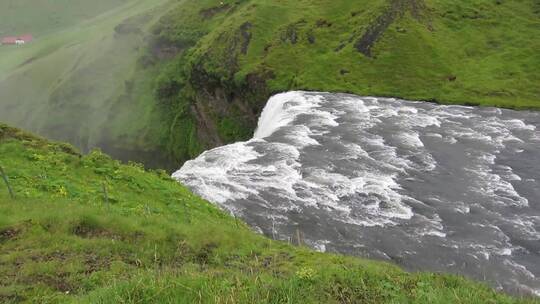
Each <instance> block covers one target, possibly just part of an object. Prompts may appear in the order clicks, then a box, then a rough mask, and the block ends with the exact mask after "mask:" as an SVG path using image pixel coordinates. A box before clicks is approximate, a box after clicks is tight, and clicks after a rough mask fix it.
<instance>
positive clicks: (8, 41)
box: [2, 37, 17, 44]
mask: <svg viewBox="0 0 540 304" xmlns="http://www.w3.org/2000/svg"><path fill="white" fill-rule="evenodd" d="M2 44H17V37H4V38H2Z"/></svg>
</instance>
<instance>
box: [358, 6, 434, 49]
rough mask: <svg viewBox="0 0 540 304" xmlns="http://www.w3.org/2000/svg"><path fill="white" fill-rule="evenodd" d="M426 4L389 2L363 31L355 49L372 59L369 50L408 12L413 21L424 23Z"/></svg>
mask: <svg viewBox="0 0 540 304" xmlns="http://www.w3.org/2000/svg"><path fill="white" fill-rule="evenodd" d="M425 11H426V4H425V2H424V0H391V1H390V5H389V7H388V8H387V9H386V10H385V11H384V12H383V13H382V14H381V15H380V16H379V17H378V18H377V19H376V20H375V21H374V22H373V23H371V24H370V25H369V26H368V28H367V29H366V30H365V32H364V34H363V35H362V37H360V39H358V40H357V41H356V43H355V45H354V46H355V48H356V49H357V50H358V51H359V52H360V53H362V54H364V55H366V56H367V57H372V53H371V49H372V48H373V46H374V45H375V43H376V42H377V41H378V40H379V39H380V38H381V36H382V35H383V34H384V32H386V30H387V29H388V27H389V26H390V25H391V24H392V23H394V22H395V21H396V20H398V19H399V18H401V17H403V16H404V15H405V14H406V13H407V12H409V13H410V14H411V15H412V16H413V17H414V18H415V19H417V20H419V21H424V19H426V18H425Z"/></svg>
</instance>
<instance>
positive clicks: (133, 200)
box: [0, 125, 534, 303]
mask: <svg viewBox="0 0 540 304" xmlns="http://www.w3.org/2000/svg"><path fill="white" fill-rule="evenodd" d="M0 164H1V165H2V166H3V167H4V168H5V170H6V172H7V174H8V176H9V180H10V183H11V185H12V186H13V189H14V191H15V194H16V199H11V198H10V197H9V195H8V193H7V190H6V189H5V187H3V185H2V187H0V302H2V303H20V302H25V303H38V302H39V303H534V300H532V299H526V298H523V299H517V298H511V297H508V296H505V295H503V294H499V293H497V292H495V291H493V290H491V289H490V288H488V287H486V286H484V285H481V284H478V283H474V282H471V281H468V280H466V279H464V278H461V277H457V276H453V275H442V274H432V273H407V272H404V271H402V270H401V269H399V268H398V267H396V266H393V265H390V264H386V263H381V262H374V261H368V260H363V259H357V258H351V257H344V256H339V255H331V254H322V253H316V252H313V251H310V250H308V249H307V248H302V247H293V246H291V245H288V244H286V243H282V242H277V241H272V240H269V239H266V238H265V237H263V236H260V235H257V234H255V233H254V232H252V231H251V230H250V229H249V228H248V227H247V226H246V225H245V224H243V223H242V222H240V221H237V220H235V219H234V218H232V217H230V216H228V215H226V214H224V213H223V212H221V211H219V210H218V209H217V208H215V207H214V206H212V205H211V204H209V203H208V202H206V201H204V200H202V199H200V198H198V197H196V196H195V195H193V194H192V193H190V192H189V191H188V190H187V189H186V188H184V187H183V186H181V185H179V184H178V183H176V182H175V181H173V180H172V179H170V178H169V177H168V176H167V175H166V174H164V173H163V172H161V171H151V172H150V171H146V170H144V169H143V168H142V167H141V166H140V165H137V164H130V165H122V164H120V163H119V162H117V161H114V160H112V159H110V158H109V157H108V156H106V155H104V154H102V153H100V152H93V153H91V154H89V155H87V156H82V155H80V154H78V152H77V151H76V150H74V149H73V148H72V147H71V146H69V145H66V144H59V143H50V142H48V141H45V140H43V139H40V138H37V137H34V136H32V135H30V134H27V133H24V132H22V131H19V130H17V129H13V128H10V127H7V126H5V125H1V126H0ZM103 184H105V185H106V189H107V194H105V192H104V190H103Z"/></svg>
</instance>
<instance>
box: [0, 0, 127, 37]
mask: <svg viewBox="0 0 540 304" xmlns="http://www.w3.org/2000/svg"><path fill="white" fill-rule="evenodd" d="M128 2H134V0H92V1H88V0H2V1H0V36H4V35H19V34H22V33H27V32H28V33H32V34H34V35H35V36H38V37H40V36H42V35H43V34H46V33H50V32H52V31H56V30H60V29H64V28H66V27H68V26H72V25H75V24H78V23H80V22H81V21H84V20H88V19H91V18H93V17H95V16H97V15H100V14H102V13H104V12H106V11H109V10H111V9H113V8H115V7H118V6H120V5H122V4H126V3H128Z"/></svg>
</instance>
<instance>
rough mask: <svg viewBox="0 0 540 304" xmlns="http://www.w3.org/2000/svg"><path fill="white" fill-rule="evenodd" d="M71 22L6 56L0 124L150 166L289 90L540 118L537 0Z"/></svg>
mask: <svg viewBox="0 0 540 304" xmlns="http://www.w3.org/2000/svg"><path fill="white" fill-rule="evenodd" d="M49 2H50V1H49ZM98 2H99V1H98ZM13 3H14V2H13ZM51 3H52V2H51ZM81 3H82V2H81ZM100 3H101V2H100ZM80 5H83V4H80ZM84 5H86V4H84ZM27 7H28V9H27V10H26V11H31V10H32V9H33V8H32V6H27ZM81 7H82V8H84V7H83V6H81ZM21 10H22V9H19V11H21ZM22 12H23V13H24V12H25V10H22ZM98 12H101V13H99V14H98ZM23 13H21V14H23ZM28 13H30V12H28ZM66 14H67V16H65V17H64V19H63V20H64V21H62V22H64V24H65V25H66V30H65V31H60V32H55V33H54V34H51V35H48V36H47V37H48V38H47V39H44V40H46V41H39V42H36V44H34V45H28V46H25V48H23V49H12V48H11V49H6V48H0V120H3V121H7V122H9V123H11V124H14V125H17V126H22V127H26V128H28V129H30V130H32V131H35V132H38V133H39V134H43V135H45V136H48V137H50V138H54V139H58V140H64V141H69V142H71V143H73V144H75V145H76V146H77V147H79V148H81V149H82V150H83V151H88V150H89V149H90V148H92V147H96V146H97V147H101V148H102V149H103V150H104V151H106V152H108V153H110V154H111V155H112V156H114V157H116V158H120V159H124V160H129V159H132V160H138V161H141V162H144V163H146V164H147V165H149V166H152V167H161V168H166V169H168V170H171V169H175V168H177V167H178V166H179V164H180V163H182V162H183V161H185V160H187V159H190V158H192V157H194V156H196V155H198V154H199V153H200V152H201V151H203V150H205V149H208V148H210V147H214V146H217V145H221V144H223V143H226V142H232V141H236V140H239V139H246V138H249V137H250V136H251V134H252V132H253V130H254V128H255V126H256V122H257V117H258V115H259V113H260V111H261V110H262V108H263V107H264V104H265V103H266V100H267V98H268V97H269V96H271V94H273V93H276V92H280V91H286V90H294V89H303V90H319V91H340V92H351V93H356V94H360V95H378V96H395V97H402V98H407V99H418V100H426V101H435V102H439V103H450V104H468V105H485V106H499V107H507V108H516V109H539V108H540V87H539V86H538V83H539V81H540V72H539V71H540V52H538V50H539V49H540V40H539V39H536V37H538V36H539V35H540V18H539V17H540V5H539V4H538V1H535V0H472V1H470V0H458V1H450V0H370V1H348V0H302V1H297V0H295V1H292V0H285V1H264V0H235V1H233V0H223V1H222V0H197V1H195V0H181V1H166V0H162V1H150V0H125V1H123V2H121V1H114V2H110V3H107V4H104V3H102V4H100V5H97V4H96V8H93V10H90V13H89V14H93V15H96V16H95V17H93V18H90V19H88V20H86V21H84V22H82V23H80V24H79V25H77V26H67V25H69V24H70V22H71V21H70V20H72V19H73V18H72V17H70V16H79V15H80V11H77V6H73V7H72V8H71V9H69V10H67V11H66ZM36 22H37V21H36ZM2 79H3V80H2ZM66 118H67V119H66Z"/></svg>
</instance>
